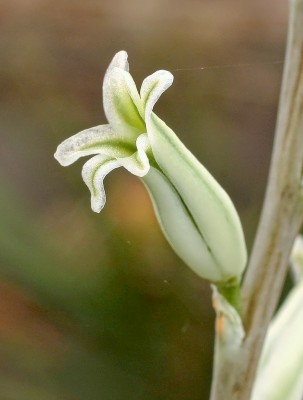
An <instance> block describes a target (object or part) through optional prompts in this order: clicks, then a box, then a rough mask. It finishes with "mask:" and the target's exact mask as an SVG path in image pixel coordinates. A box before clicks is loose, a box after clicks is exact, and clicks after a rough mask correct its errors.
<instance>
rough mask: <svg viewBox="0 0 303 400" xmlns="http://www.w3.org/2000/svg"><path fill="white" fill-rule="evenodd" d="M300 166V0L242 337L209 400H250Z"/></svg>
mask: <svg viewBox="0 0 303 400" xmlns="http://www.w3.org/2000/svg"><path fill="white" fill-rule="evenodd" d="M302 163H303V0H291V1H290V16H289V31H288V40H287V49H286V56H285V66H284V74H283V81H282V89H281V96H280V104H279V110H278V118H277V126H276V133H275V140H274V149H273V155H272V160H271V167H270V173H269V179H268V185H267V190H266V196H265V201H264V205H263V209H262V213H261V218H260V222H259V227H258V230H257V235H256V239H255V243H254V246H253V251H252V254H251V258H250V262H249V266H248V270H247V274H246V276H245V280H244V283H243V287H242V300H243V301H242V316H243V322H244V329H245V337H244V340H243V343H242V345H241V346H240V347H239V351H238V353H237V355H236V356H235V357H234V360H233V361H232V362H227V363H225V364H224V363H221V364H220V365H218V368H217V370H215V371H214V375H215V376H216V375H218V376H219V378H218V379H214V382H215V385H213V387H212V396H211V399H212V400H221V399H222V398H228V399H230V400H247V399H250V397H251V391H252V387H253V383H254V380H255V375H256V369H257V366H258V362H259V357H260V353H261V350H262V345H263V341H264V338H265V334H266V331H267V328H268V325H269V323H270V320H271V318H272V316H273V313H274V311H275V309H276V307H277V303H278V300H279V297H280V294H281V290H282V287H283V283H284V281H285V276H286V273H287V268H288V260H289V255H290V251H291V248H292V245H293V242H294V239H295V237H296V236H297V234H298V231H299V229H300V227H301V225H302V222H303V193H302ZM222 396H223V397H222ZM260 400H263V399H260ZM264 400H265V399H264Z"/></svg>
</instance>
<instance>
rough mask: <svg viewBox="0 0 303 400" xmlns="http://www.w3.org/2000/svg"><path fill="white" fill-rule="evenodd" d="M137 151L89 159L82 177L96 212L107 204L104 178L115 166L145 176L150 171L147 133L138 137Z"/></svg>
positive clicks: (102, 155) (101, 155) (100, 155)
mask: <svg viewBox="0 0 303 400" xmlns="http://www.w3.org/2000/svg"><path fill="white" fill-rule="evenodd" d="M136 145H137V151H136V152H134V153H133V154H132V155H131V156H129V157H123V158H113V157H112V156H110V155H105V154H98V155H96V156H94V157H93V158H91V159H90V160H88V161H87V162H86V163H85V164H84V166H83V169H82V177H83V180H84V182H85V183H86V185H87V187H88V188H89V190H90V193H91V207H92V210H93V211H95V212H100V211H101V210H102V208H103V207H104V205H105V202H106V195H105V190H104V184H103V181H104V178H105V177H106V175H107V174H108V173H109V172H111V171H112V170H113V169H115V168H119V167H124V168H126V169H127V170H128V171H130V172H131V173H132V174H134V175H136V176H140V177H142V176H144V175H146V174H147V173H148V171H149V168H150V166H149V159H148V157H147V155H146V151H147V150H148V148H149V142H148V139H147V135H146V134H142V135H140V136H139V137H138V139H137V142H136Z"/></svg>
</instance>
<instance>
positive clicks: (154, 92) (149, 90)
mask: <svg viewBox="0 0 303 400" xmlns="http://www.w3.org/2000/svg"><path fill="white" fill-rule="evenodd" d="M173 80H174V77H173V75H172V74H171V73H170V72H168V71H165V70H160V71H156V72H155V73H153V74H152V75H150V76H148V77H147V78H145V79H144V81H143V83H142V86H141V90H140V97H141V100H142V103H143V107H144V109H145V117H146V116H149V115H150V113H151V111H152V109H153V107H154V105H155V103H156V102H157V100H158V99H159V97H160V96H161V94H162V93H163V92H164V91H165V90H166V89H168V88H169V87H170V86H171V84H172V83H173Z"/></svg>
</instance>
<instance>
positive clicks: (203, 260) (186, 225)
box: [142, 167, 221, 282]
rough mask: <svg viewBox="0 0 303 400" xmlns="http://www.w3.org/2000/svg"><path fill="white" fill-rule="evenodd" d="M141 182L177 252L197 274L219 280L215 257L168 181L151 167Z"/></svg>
mask: <svg viewBox="0 0 303 400" xmlns="http://www.w3.org/2000/svg"><path fill="white" fill-rule="evenodd" d="M142 181H143V182H144V184H145V185H146V187H147V189H148V191H149V194H150V197H151V199H152V202H153V206H154V209H155V212H156V215H157V219H158V221H159V223H160V226H161V228H162V231H163V233H164V235H165V237H166V239H167V240H168V242H169V243H170V245H171V246H172V248H173V249H174V251H175V252H176V253H177V255H178V256H179V257H180V258H181V259H182V260H183V261H184V262H185V263H186V264H187V265H188V266H189V267H190V268H191V269H192V270H193V271H194V272H195V273H196V274H198V275H199V276H201V277H203V278H206V279H209V280H211V281H214V282H215V281H217V280H219V279H220V276H221V275H220V272H219V270H218V266H217V264H216V260H214V258H213V257H212V254H211V252H210V251H209V249H208V247H207V244H206V243H205V241H204V240H203V237H202V236H201V234H200V232H199V230H198V228H197V226H196V224H195V222H194V221H193V219H192V217H191V215H190V214H189V212H188V210H187V208H186V206H185V205H184V202H183V201H182V199H181V198H180V196H179V194H178V193H177V191H176V190H175V188H174V187H173V185H172V184H171V182H170V181H169V180H168V179H167V178H166V177H165V176H164V175H163V174H162V173H161V172H160V171H158V170H157V169H155V168H154V167H151V168H150V171H149V173H148V174H147V175H146V176H144V178H142Z"/></svg>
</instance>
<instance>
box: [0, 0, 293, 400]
mask: <svg viewBox="0 0 303 400" xmlns="http://www.w3.org/2000/svg"><path fill="white" fill-rule="evenodd" d="M286 29H287V2H286V1H282V0H270V1H263V0H255V1H254V2H243V1H241V0H227V1H226V0H225V1H224V0H186V1H185V0H161V1H160V0H151V1H142V0H128V1H126V0H121V1H114V0H99V1H97V0H86V1H82V0H69V1H68V0H60V1H59V0H2V1H0V57H1V62H0V87H1V90H0V121H1V130H0V135H1V146H0V183H1V191H0V264H1V265H0V273H1V280H0V399H1V400H36V399H37V400H55V399H56V400H61V399H62V400H84V399H85V400H98V399H101V400H124V399H132V400H143V399H144V400H186V399H191V400H204V399H205V400H206V399H207V398H208V393H209V385H210V376H211V368H212V351H213V322H214V314H213V311H212V308H211V302H210V289H209V285H208V284H207V283H206V282H204V281H202V280H201V279H199V278H197V277H196V276H195V275H194V274H193V273H192V272H191V271H190V270H189V269H188V268H187V267H186V266H184V264H183V263H182V262H181V261H180V260H179V259H178V258H177V257H176V256H175V255H174V253H173V252H172V250H171V249H170V247H169V246H168V244H167V243H166V242H165V240H164V238H163V236H162V233H161V231H160V229H159V227H158V225H157V222H156V220H155V217H154V214H153V211H152V208H151V203H150V200H149V198H148V196H147V193H146V191H145V189H144V188H143V186H142V184H141V183H140V181H139V180H138V179H137V178H135V177H133V176H131V175H130V174H129V173H126V172H125V171H123V170H116V171H115V172H113V173H111V174H110V176H109V177H108V178H107V179H106V182H105V185H106V191H107V204H106V207H105V209H104V210H103V211H102V213H101V214H100V215H97V214H94V213H93V212H92V211H91V210H90V200H89V192H88V190H87V188H86V186H85V185H84V183H83V182H82V180H81V174H80V171H81V166H82V164H83V162H78V163H77V164H75V165H73V166H71V167H69V168H66V169H63V168H62V167H60V166H59V164H58V163H57V162H56V161H55V160H54V158H53V153H54V151H55V149H56V147H57V145H58V144H59V143H60V142H61V141H62V140H63V139H65V138H67V137H69V136H71V135H72V134H74V133H77V132H78V131H80V130H82V129H84V128H88V127H91V126H95V125H99V124H101V123H105V117H104V114H103V110H102V103H101V86H102V80H103V75H104V72H105V70H106V67H107V65H108V63H109V62H110V60H111V58H112V57H113V55H114V54H115V53H116V52H117V51H119V50H122V49H124V50H127V51H128V53H129V59H130V67H131V72H132V75H133V76H134V78H135V80H136V82H137V83H138V85H140V82H141V81H142V79H143V78H144V77H145V76H147V75H148V74H151V73H152V72H154V71H156V70H157V69H168V70H170V71H172V72H173V74H174V75H175V82H174V85H173V86H172V87H171V88H170V89H169V90H168V91H167V93H165V94H164V95H163V96H162V97H161V100H160V101H159V102H158V104H157V106H156V112H157V114H158V115H159V116H160V117H161V118H163V119H164V120H165V122H166V123H167V124H168V125H169V126H170V127H171V128H173V129H174V131H175V132H176V133H177V134H178V135H179V137H180V138H181V139H182V140H183V141H184V143H185V144H186V146H187V147H188V148H189V149H191V150H192V151H193V153H194V154H195V155H196V156H197V157H198V158H199V160H201V162H202V163H203V164H204V165H205V166H206V167H207V168H208V169H209V170H210V171H211V173H212V174H213V175H214V176H215V177H216V178H217V180H218V181H219V182H220V183H221V184H222V186H223V187H224V188H225V189H226V190H227V191H228V193H229V194H230V196H231V197H232V199H233V201H234V203H235V205H236V207H237V209H238V211H239V213H240V216H241V220H242V223H243V226H244V230H245V234H246V239H247V244H248V247H249V248H250V247H251V244H252V240H253V236H254V232H255V229H256V226H257V221H258V215H259V212H260V207H261V202H262V198H263V194H264V187H265V184H266V177H267V171H268V165H269V158H270V152H271V146H272V137H273V131H274V125H275V117H276V110H277V102H278V95H279V88H280V81H281V74H282V68H283V65H282V62H281V61H282V60H283V55H284V46H285V37H286ZM201 67H208V68H206V69H203V70H202V69H201ZM201 212H203V204H201ZM205 212H207V210H205Z"/></svg>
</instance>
